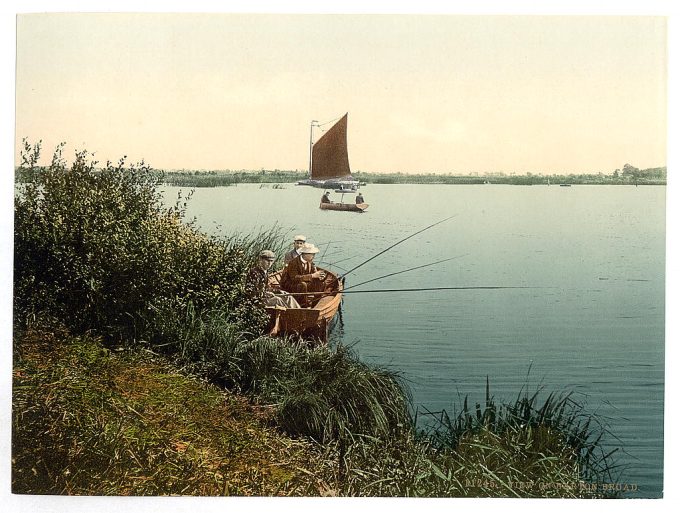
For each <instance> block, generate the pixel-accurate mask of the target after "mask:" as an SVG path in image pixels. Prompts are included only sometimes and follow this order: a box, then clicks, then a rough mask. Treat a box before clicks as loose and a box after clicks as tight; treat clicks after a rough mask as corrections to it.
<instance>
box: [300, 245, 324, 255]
mask: <svg viewBox="0 0 680 513" xmlns="http://www.w3.org/2000/svg"><path fill="white" fill-rule="evenodd" d="M298 251H299V252H300V253H312V254H315V253H318V252H319V248H317V247H316V246H315V245H314V244H305V245H304V246H302V247H301V248H300V249H299V250H298Z"/></svg>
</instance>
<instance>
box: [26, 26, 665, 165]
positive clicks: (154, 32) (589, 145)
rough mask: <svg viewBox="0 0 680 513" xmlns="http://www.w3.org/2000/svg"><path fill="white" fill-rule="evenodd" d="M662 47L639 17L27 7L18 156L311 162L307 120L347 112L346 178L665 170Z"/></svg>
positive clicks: (661, 31) (660, 34)
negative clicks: (31, 148) (26, 148)
mask: <svg viewBox="0 0 680 513" xmlns="http://www.w3.org/2000/svg"><path fill="white" fill-rule="evenodd" d="M666 39H667V28H666V20H665V19H664V18H663V17H661V16H651V15H644V16H613V15H611V16H554V17H547V16H530V15H524V16H501V15H496V16H472V15H468V16H458V15H452V14H443V15H433V14H424V15H418V14H401V15H393V14H376V15H369V14H344V15H328V14H293V15H286V14H224V13H222V14H220V13H213V14H203V15H201V14H183V13H179V14H162V13H160V14H159V13H155V14H154V13H147V14H134V13H128V14H112V13H103V14H76V13H65V14H55V13H46V14H45V13H42V14H40V13H39V14H24V15H20V16H19V17H18V22H17V53H16V59H17V62H16V146H17V149H16V150H15V158H17V159H18V155H19V153H18V152H19V148H20V147H21V141H22V139H23V138H27V139H28V140H29V141H32V142H35V141H38V140H42V141H43V154H44V158H45V159H46V160H47V159H49V158H50V157H51V153H52V151H53V149H54V147H55V146H56V145H57V144H58V143H59V142H66V143H67V156H70V155H73V152H75V150H78V149H86V150H88V151H90V152H94V153H95V155H96V157H97V159H98V160H100V161H102V162H104V161H106V160H113V161H115V160H118V158H120V157H121V156H123V155H127V156H128V158H129V159H130V160H132V161H135V162H136V161H139V160H144V161H145V162H147V163H148V164H150V165H151V166H153V167H156V168H162V169H192V170H193V169H261V168H264V169H300V170H303V169H304V170H306V169H307V166H308V160H309V137H310V122H311V120H312V119H315V120H319V121H329V120H332V119H335V118H338V117H340V116H342V115H343V114H344V113H345V112H348V113H349V117H348V152H349V160H350V166H351V168H352V170H353V171H365V172H397V171H400V172H411V173H419V172H435V173H454V174H468V173H480V174H481V173H486V172H517V173H525V172H532V173H582V172H603V173H612V172H613V171H614V170H615V169H616V168H621V167H622V166H623V165H624V164H626V163H630V164H632V165H634V166H636V167H639V168H647V167H657V166H664V165H666V125H667V114H666V109H667V105H666V92H667V88H666V81H667V71H666ZM320 135H321V132H320V131H318V130H317V131H316V132H315V134H314V138H315V139H316V138H318V137H319V136H320ZM69 152H70V153H69Z"/></svg>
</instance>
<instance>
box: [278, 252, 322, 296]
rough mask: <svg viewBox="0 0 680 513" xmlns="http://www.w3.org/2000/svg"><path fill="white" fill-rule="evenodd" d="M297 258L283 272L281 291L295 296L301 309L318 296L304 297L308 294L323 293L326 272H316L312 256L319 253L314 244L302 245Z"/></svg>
mask: <svg viewBox="0 0 680 513" xmlns="http://www.w3.org/2000/svg"><path fill="white" fill-rule="evenodd" d="M299 251H300V256H299V258H294V259H293V260H291V261H290V263H289V264H288V265H287V266H286V268H285V269H284V270H283V273H282V275H281V289H282V290H285V291H286V292H291V293H293V294H297V296H296V297H297V298H298V302H299V303H300V306H302V307H303V308H305V307H308V306H311V304H312V302H313V301H314V300H315V299H318V296H315V295H310V296H306V295H305V294H308V293H310V292H323V291H324V289H325V286H326V283H325V280H326V272H325V271H323V270H318V269H317V268H316V266H315V265H314V255H316V254H317V253H318V252H319V248H317V247H316V246H315V245H314V244H304V245H303V246H302V247H301V248H300V249H299Z"/></svg>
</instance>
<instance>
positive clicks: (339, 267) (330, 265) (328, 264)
mask: <svg viewBox="0 0 680 513" xmlns="http://www.w3.org/2000/svg"><path fill="white" fill-rule="evenodd" d="M319 263H320V264H325V265H327V266H329V267H337V268H338V269H340V270H341V271H346V270H347V269H345V268H344V267H341V266H339V265H337V264H332V263H330V262H324V261H323V260H319Z"/></svg>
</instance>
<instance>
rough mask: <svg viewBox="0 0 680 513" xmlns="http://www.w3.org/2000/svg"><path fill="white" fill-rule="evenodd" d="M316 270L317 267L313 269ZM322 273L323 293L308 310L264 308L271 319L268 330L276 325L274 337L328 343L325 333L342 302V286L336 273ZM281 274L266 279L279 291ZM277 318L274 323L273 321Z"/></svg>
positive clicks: (326, 333) (280, 272) (274, 274)
mask: <svg viewBox="0 0 680 513" xmlns="http://www.w3.org/2000/svg"><path fill="white" fill-rule="evenodd" d="M317 269H320V270H321V268H317ZM323 270H324V271H325V272H326V279H325V284H326V285H325V292H324V293H323V294H319V299H318V300H316V301H315V302H314V303H312V306H311V307H309V308H280V307H279V308H274V307H267V310H268V311H269V313H270V316H271V322H272V327H273V326H276V333H273V334H274V335H277V336H284V335H294V336H299V337H301V338H303V339H306V340H318V341H321V342H324V343H325V342H326V341H327V340H328V330H329V328H330V325H331V322H332V321H333V318H334V317H335V315H336V314H337V312H338V308H340V303H341V301H342V290H343V283H342V281H343V280H341V279H339V278H338V276H337V274H335V273H333V272H331V271H328V270H326V269H323ZM281 274H282V271H278V272H276V273H273V274H272V275H271V276H270V277H269V285H270V286H271V287H272V288H273V289H274V290H277V289H279V290H280V285H279V281H280V279H281ZM277 317H278V323H277V322H276V321H277Z"/></svg>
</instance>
